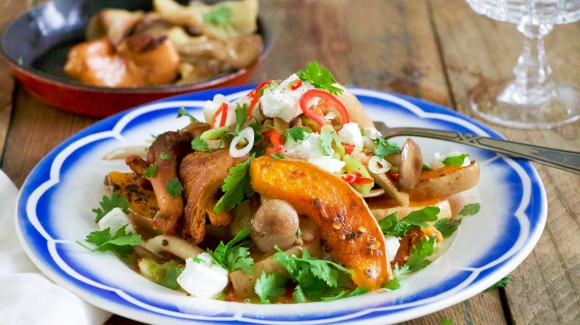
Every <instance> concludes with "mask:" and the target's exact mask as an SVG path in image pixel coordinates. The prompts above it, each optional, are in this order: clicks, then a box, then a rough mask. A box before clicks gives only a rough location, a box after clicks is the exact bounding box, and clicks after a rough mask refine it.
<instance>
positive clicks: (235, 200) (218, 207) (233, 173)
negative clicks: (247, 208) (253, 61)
mask: <svg viewBox="0 0 580 325" xmlns="http://www.w3.org/2000/svg"><path fill="white" fill-rule="evenodd" d="M252 158H253V157H250V158H248V160H246V161H245V162H242V163H238V164H237V165H235V166H234V167H232V168H230V171H229V175H228V176H227V177H226V178H225V179H224V185H222V191H223V192H224V195H223V196H222V197H221V198H220V199H219V200H218V201H217V203H216V204H215V206H214V207H213V211H214V212H215V213H220V212H222V211H223V210H228V211H229V210H232V209H233V208H235V207H236V206H237V205H238V204H239V203H240V202H242V201H243V200H244V198H248V197H250V196H252V194H254V190H253V189H252V186H251V184H250V162H251V161H252Z"/></svg>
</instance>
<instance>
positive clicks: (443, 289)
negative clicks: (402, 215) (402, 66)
mask: <svg viewBox="0 0 580 325" xmlns="http://www.w3.org/2000/svg"><path fill="white" fill-rule="evenodd" d="M251 89H253V86H243V87H230V88H221V89H215V90H209V91H204V92H197V93H191V94H185V95H180V96H175V97H171V98H167V99H163V100H159V101H156V102H153V103H149V104H145V105H141V106H138V107H136V108H134V109H131V110H127V111H124V112H121V113H119V114H116V115H114V116H111V117H108V118H106V119H104V120H102V121H99V122H97V123H95V124H93V125H91V126H89V127H88V128H86V129H84V130H82V131H80V132H78V133H77V134H75V135H74V136H72V137H71V138H69V139H67V140H66V141H64V142H63V143H62V144H60V145H59V146H57V147H56V148H55V149H53V150H52V151H51V152H50V153H49V154H48V155H47V156H46V157H44V158H43V159H42V160H41V161H40V162H39V163H38V164H37V166H36V167H35V168H34V169H33V170H32V172H31V173H30V174H29V176H28V177H27V179H26V181H25V182H24V184H23V186H22V189H21V191H20V194H19V198H18V203H17V213H16V230H17V233H18V235H19V238H20V240H21V242H22V244H23V246H24V248H25V251H26V252H27V254H28V256H29V257H30V258H31V259H32V261H33V262H34V263H35V264H36V265H37V266H38V267H39V269H40V270H41V271H42V272H43V273H45V274H46V275H47V276H48V277H49V278H51V279H52V280H54V281H55V282H56V283H58V284H60V285H63V286H64V287H66V288H68V289H70V290H71V291H72V292H74V293H76V294H77V295H79V296H80V297H81V298H83V299H85V300H86V301H88V302H89V303H91V304H93V305H95V306H98V307H101V308H103V309H105V310H108V311H110V312H113V313H116V314H119V315H122V316H125V317H127V318H132V319H135V320H139V321H142V322H148V323H172V324H185V323H203V324H208V323H237V324H247V323H261V324H272V323H277V324H292V323H300V324H336V323H368V324H372V323H376V322H379V321H380V322H389V323H390V322H400V321H404V320H408V319H412V318H416V317H420V316H423V315H426V314H429V313H432V312H435V311H438V310H441V309H443V308H446V307H449V306H451V305H453V304H456V303H458V302H461V301H463V300H466V299H468V298H470V297H472V296H474V295H476V294H478V293H480V292H482V291H483V290H485V289H486V288H488V287H489V286H491V285H493V284H494V283H495V282H497V281H498V280H499V279H501V278H502V277H504V276H505V275H507V274H508V273H509V272H511V271H512V270H513V269H515V268H516V267H517V266H518V265H519V264H520V263H521V262H522V261H523V260H524V259H525V257H526V256H527V255H528V254H529V253H530V252H531V250H532V249H533V247H534V246H535V244H536V243H537V241H538V239H539V237H540V235H541V233H542V231H543V228H544V225H545V222H546V216H547V200H546V194H545V190H544V188H543V185H542V182H541V180H540V178H539V176H538V174H537V172H536V171H535V169H534V168H533V167H532V165H531V164H530V163H529V162H527V161H524V160H520V159H512V158H508V157H505V156H503V155H498V154H495V153H491V152H488V151H485V150H480V149H477V150H478V151H477V155H478V160H479V161H480V164H481V169H482V172H484V171H485V170H486V168H489V170H490V172H491V173H492V174H491V178H495V177H496V176H495V175H496V174H497V175H501V176H497V178H498V179H497V180H491V181H490V180H489V178H490V177H485V178H484V179H483V181H484V182H491V183H489V185H486V186H488V187H494V188H495V186H498V191H499V192H501V193H503V194H502V195H504V196H507V198H506V202H507V203H505V209H504V210H505V211H503V210H502V211H501V213H500V214H502V215H503V217H502V218H503V219H502V220H499V221H494V222H495V223H501V225H500V226H498V227H500V228H498V229H495V228H494V229H495V230H500V231H499V232H500V234H495V236H496V238H495V239H494V241H493V242H491V243H487V245H488V246H489V249H486V250H485V251H484V252H480V253H479V254H480V255H477V256H475V257H470V260H469V261H468V262H465V263H466V264H465V265H459V264H457V265H453V261H449V260H446V258H445V257H446V255H448V254H449V255H451V256H460V257H461V256H462V255H461V254H462V253H461V252H460V249H459V248H458V247H457V246H458V245H459V244H456V245H455V246H454V244H455V241H460V242H462V240H464V239H462V238H460V236H461V233H459V234H456V235H457V238H455V239H453V240H454V241H453V242H451V244H450V247H449V249H448V250H447V251H445V252H444V253H443V254H442V255H441V256H440V257H439V258H438V259H437V260H436V261H434V263H433V264H432V265H431V266H429V267H427V268H426V269H424V270H422V271H420V272H418V273H417V275H413V277H414V278H415V277H416V281H417V282H421V281H430V279H431V280H433V278H430V276H433V275H436V276H437V278H438V279H437V280H434V283H433V285H432V286H430V287H424V288H421V289H419V290H418V291H415V292H413V285H412V284H410V288H408V290H409V292H410V294H407V295H405V294H398V293H397V291H394V292H389V293H385V294H382V293H378V294H367V295H363V296H358V297H352V298H347V300H348V303H346V302H347V300H344V299H343V300H339V301H336V302H327V303H308V304H301V305H248V304H242V303H231V302H221V301H212V303H213V304H217V306H218V310H217V311H216V310H212V311H210V312H205V311H204V310H198V309H195V308H193V309H192V310H189V309H188V310H184V308H183V306H174V305H173V304H172V303H171V302H169V303H168V301H167V300H162V299H160V300H157V297H152V296H146V294H141V293H140V292H139V290H132V289H133V288H127V287H124V286H123V284H119V283H108V282H107V281H101V280H100V278H98V277H95V276H94V275H93V274H92V271H87V269H86V268H84V267H83V266H82V265H80V264H79V262H78V260H77V259H76V255H75V254H77V255H78V247H77V249H76V250H75V249H74V248H73V249H70V247H71V246H67V245H70V244H71V243H70V241H71V240H70V238H68V239H63V238H58V237H57V238H55V234H56V235H58V233H59V227H62V226H55V225H54V224H53V223H54V222H56V221H60V219H59V216H56V215H54V208H53V207H54V206H55V205H57V206H58V205H59V204H60V203H62V202H55V201H54V200H55V198H56V197H57V195H56V194H55V193H57V192H59V191H63V190H64V189H61V188H60V187H61V186H62V187H63V188H64V186H66V183H67V181H66V173H67V171H69V170H70V169H72V168H73V167H74V168H79V167H78V166H75V162H77V161H79V160H80V159H82V158H83V157H84V156H86V155H88V154H89V153H91V150H93V148H94V147H97V146H99V145H100V144H101V143H102V142H103V141H110V140H114V141H116V140H118V139H122V138H123V137H124V136H125V134H126V133H129V132H130V131H132V130H133V129H134V128H135V129H138V128H140V127H143V125H147V123H150V122H151V121H155V120H156V119H164V118H167V117H168V116H170V115H171V116H174V117H175V116H176V115H177V111H178V109H179V108H180V107H181V106H183V107H185V108H186V109H187V110H188V111H190V112H192V114H194V115H195V114H197V115H198V116H199V114H200V112H201V109H202V106H203V102H204V101H205V100H211V99H212V98H213V96H214V95H216V94H224V95H226V96H228V98H230V99H235V98H237V97H239V96H241V95H243V94H245V93H246V92H248V91H249V90H251ZM349 89H350V90H351V91H352V92H353V93H354V94H355V95H356V96H357V97H358V98H359V100H360V101H361V102H362V103H363V106H365V109H367V108H368V112H369V115H370V116H371V117H372V118H374V119H376V118H377V117H379V118H380V117H385V116H383V115H385V114H388V116H387V118H381V120H383V121H384V122H386V123H387V125H390V126H399V125H398V123H403V122H404V123H405V124H408V125H411V126H427V127H436V128H441V129H449V130H455V131H460V132H467V133H475V134H479V135H484V136H490V137H495V138H502V136H501V135H499V134H498V133H497V132H495V131H493V130H492V129H490V128H488V127H487V126H485V125H483V124H481V123H479V122H477V121H475V120H473V119H470V118H469V117H466V116H464V115H462V114H459V113H457V112H455V111H452V110H450V109H447V108H445V107H441V106H438V105H436V104H432V103H429V102H426V101H423V100H419V99H415V98H411V97H407V96H403V95H398V94H392V93H387V92H382V91H376V90H371V89H365V88H357V87H350V88H349ZM391 117H393V118H391ZM401 126H402V125H401ZM434 141H435V140H434ZM439 142H441V141H438V142H437V143H439ZM77 165H78V163H77ZM102 176H103V177H104V175H102ZM61 177H62V181H61ZM95 186H98V184H95ZM485 190H487V187H486V188H485ZM502 191H503V192H502ZM487 192H489V191H487ZM504 192H505V193H504ZM490 195H495V194H490ZM96 199H97V202H98V199H99V198H96ZM487 203H488V204H492V202H487ZM73 204H74V203H73ZM93 207H94V206H93ZM485 207H486V201H485V199H482V210H483V209H484V208H485ZM88 211H90V207H89V208H88ZM81 217H82V218H89V219H92V218H94V216H93V215H87V216H84V215H83V216H81ZM483 217H485V216H479V217H478V215H476V216H474V217H473V219H469V220H467V221H465V222H464V225H462V227H468V228H467V229H468V230H467V231H466V233H467V234H469V231H470V230H469V229H470V228H474V227H476V226H475V225H478V224H479V225H486V220H484V219H482V218H483ZM470 218H471V217H470ZM472 220H475V221H473V223H472V225H471V226H465V224H466V223H470V222H471V221H472ZM63 228H65V227H63ZM460 229H461V228H460ZM93 230H94V229H93ZM85 234H86V233H85ZM454 236H455V235H454ZM83 238H84V237H82V238H76V239H77V240H82V239H83ZM478 240H480V242H483V241H481V239H478ZM474 245H475V244H474ZM478 245H479V244H478ZM73 246H74V245H73ZM474 247H475V246H474ZM71 251H72V252H71ZM90 254H94V253H90ZM454 254H455V255H454ZM457 254H459V255H457ZM97 255H99V257H98V258H101V255H102V254H96V255H94V256H97ZM95 258H97V257H95ZM439 260H442V261H443V262H442V263H437V262H438V261H439ZM445 263H447V264H451V266H449V265H444V264H445ZM439 264H441V269H439V267H440V266H439ZM430 270H431V271H430ZM440 270H444V271H445V272H446V273H443V274H432V273H434V272H436V271H440ZM83 272H84V273H83ZM430 272H431V273H430ZM134 276H135V277H140V276H139V275H137V274H134ZM439 277H440V278H441V279H439ZM407 280H409V279H407ZM407 280H405V281H407ZM437 281H438V282H437ZM102 282H107V283H102ZM405 290H407V289H405ZM161 295H163V294H161ZM165 298H167V297H164V299H165ZM189 299H194V300H195V299H197V298H189ZM196 302H197V303H198V304H200V306H202V307H203V306H204V304H205V302H204V301H201V300H196ZM180 303H181V302H180ZM208 306H209V305H208ZM211 306H214V305H211Z"/></svg>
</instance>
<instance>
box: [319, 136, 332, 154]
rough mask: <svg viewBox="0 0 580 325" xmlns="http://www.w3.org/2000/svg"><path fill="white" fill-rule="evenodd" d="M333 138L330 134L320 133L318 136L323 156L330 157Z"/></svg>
mask: <svg viewBox="0 0 580 325" xmlns="http://www.w3.org/2000/svg"><path fill="white" fill-rule="evenodd" d="M333 139H334V137H333V136H332V133H330V132H322V133H321V134H320V148H321V149H322V155H323V156H332V140H333Z"/></svg>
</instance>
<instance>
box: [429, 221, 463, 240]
mask: <svg viewBox="0 0 580 325" xmlns="http://www.w3.org/2000/svg"><path fill="white" fill-rule="evenodd" d="M460 224H461V219H449V218H443V219H440V220H437V222H436V223H435V225H434V226H435V228H436V229H437V230H439V232H440V233H441V235H443V237H445V238H447V237H449V236H451V235H453V233H454V232H455V230H457V227H459V225H460Z"/></svg>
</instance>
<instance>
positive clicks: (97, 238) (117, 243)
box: [77, 224, 141, 257]
mask: <svg viewBox="0 0 580 325" xmlns="http://www.w3.org/2000/svg"><path fill="white" fill-rule="evenodd" d="M127 226H128V224H126V225H124V226H123V227H121V228H119V229H118V230H117V231H116V232H115V233H114V234H111V229H110V228H106V229H103V230H95V231H93V232H91V233H89V234H88V235H87V236H86V238H85V241H86V242H88V243H91V244H93V245H95V246H96V247H94V248H90V247H88V246H86V245H84V244H83V243H81V242H80V241H77V244H79V245H81V246H82V247H84V248H86V249H88V250H90V251H91V252H106V251H112V252H114V253H117V254H119V256H121V257H126V256H128V255H129V254H131V253H132V252H133V248H132V247H133V246H137V245H140V244H141V235H138V234H133V233H127V232H126V230H125V229H126V228H127Z"/></svg>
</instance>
